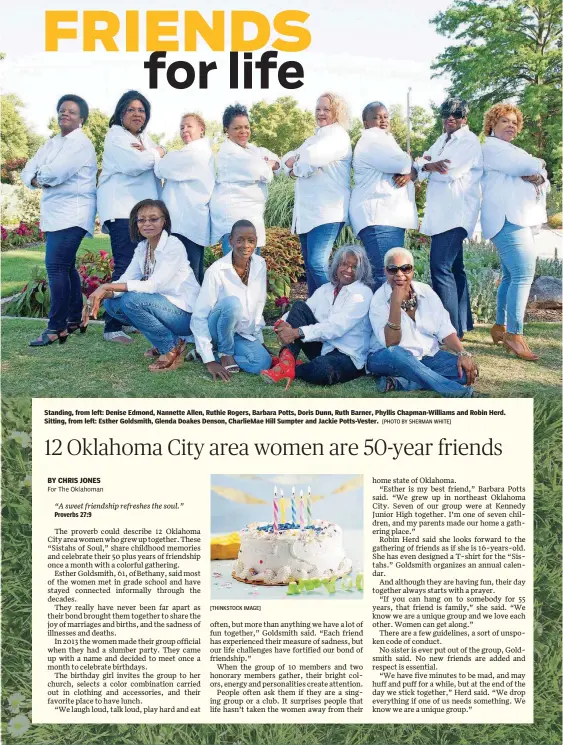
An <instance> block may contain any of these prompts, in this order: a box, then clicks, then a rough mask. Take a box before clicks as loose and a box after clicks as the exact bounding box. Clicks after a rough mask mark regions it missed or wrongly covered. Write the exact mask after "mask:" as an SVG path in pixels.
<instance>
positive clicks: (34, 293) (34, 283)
mask: <svg viewBox="0 0 563 745" xmlns="http://www.w3.org/2000/svg"><path fill="white" fill-rule="evenodd" d="M50 302H51V298H50V295H49V285H48V283H47V272H46V270H45V267H44V266H34V267H33V269H32V270H31V279H30V280H29V282H28V283H27V284H26V285H25V287H23V288H22V290H21V292H20V293H18V294H17V295H16V296H15V297H14V298H13V299H12V300H10V302H9V303H7V304H6V308H5V311H4V312H5V313H6V315H8V316H10V315H12V316H27V317H28V318H43V317H44V316H46V315H47V314H48V312H49V306H50Z"/></svg>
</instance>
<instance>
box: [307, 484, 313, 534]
mask: <svg viewBox="0 0 563 745" xmlns="http://www.w3.org/2000/svg"><path fill="white" fill-rule="evenodd" d="M311 524H312V523H311V487H310V486H309V487H308V488H307V525H311Z"/></svg>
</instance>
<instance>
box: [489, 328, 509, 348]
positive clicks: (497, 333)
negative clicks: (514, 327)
mask: <svg viewBox="0 0 563 745" xmlns="http://www.w3.org/2000/svg"><path fill="white" fill-rule="evenodd" d="M505 334H506V326H505V325H504V324H503V323H495V325H494V326H492V327H491V337H492V339H493V344H495V345H497V344H500V343H501V341H502V340H503V337H504V335H505Z"/></svg>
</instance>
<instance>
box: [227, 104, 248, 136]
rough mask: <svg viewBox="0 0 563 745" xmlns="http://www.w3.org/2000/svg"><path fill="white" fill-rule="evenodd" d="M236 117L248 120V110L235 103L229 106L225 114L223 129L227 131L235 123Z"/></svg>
mask: <svg viewBox="0 0 563 745" xmlns="http://www.w3.org/2000/svg"><path fill="white" fill-rule="evenodd" d="M235 116H246V117H247V118H248V109H247V108H246V106H243V105H242V104H241V103H235V104H233V105H232V106H227V108H226V109H225V111H224V112H223V129H225V130H226V129H227V127H228V126H229V125H230V123H231V122H232V121H233V119H234V118H235Z"/></svg>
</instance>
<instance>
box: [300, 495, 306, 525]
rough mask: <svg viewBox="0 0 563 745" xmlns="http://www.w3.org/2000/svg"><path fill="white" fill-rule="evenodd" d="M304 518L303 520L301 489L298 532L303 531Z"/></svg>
mask: <svg viewBox="0 0 563 745" xmlns="http://www.w3.org/2000/svg"><path fill="white" fill-rule="evenodd" d="M304 527H305V525H304V518H303V489H301V491H300V492H299V530H303V528H304Z"/></svg>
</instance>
